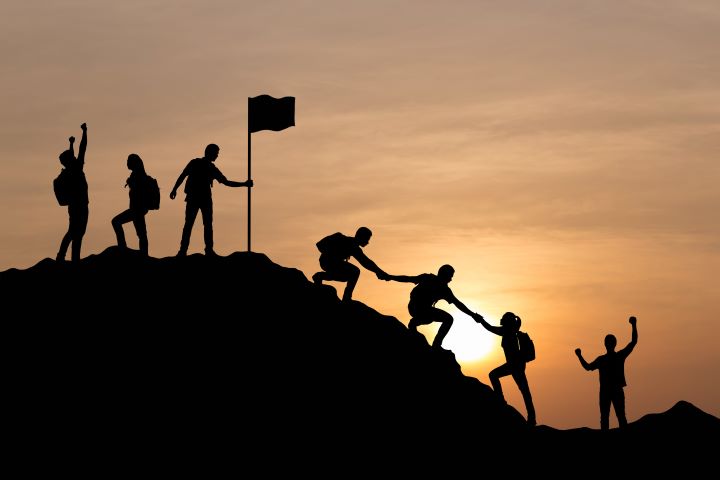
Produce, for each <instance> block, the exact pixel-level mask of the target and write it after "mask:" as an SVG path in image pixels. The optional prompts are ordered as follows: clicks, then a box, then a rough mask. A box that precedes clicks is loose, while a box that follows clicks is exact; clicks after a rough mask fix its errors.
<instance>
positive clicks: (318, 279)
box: [312, 253, 341, 285]
mask: <svg viewBox="0 0 720 480" xmlns="http://www.w3.org/2000/svg"><path fill="white" fill-rule="evenodd" d="M340 264H341V262H337V261H333V259H331V258H328V256H327V255H325V254H324V253H321V254H320V268H322V270H323V271H320V272H317V273H315V274H314V275H313V276H312V280H313V282H314V283H315V285H322V282H323V280H329V279H330V278H329V276H328V274H327V272H329V271H332V270H333V268H337V266H338V265H340Z"/></svg>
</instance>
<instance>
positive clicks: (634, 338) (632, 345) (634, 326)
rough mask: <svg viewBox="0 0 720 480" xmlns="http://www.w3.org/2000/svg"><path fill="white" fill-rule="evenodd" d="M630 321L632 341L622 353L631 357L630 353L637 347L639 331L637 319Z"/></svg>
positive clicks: (631, 318) (633, 318) (632, 318)
mask: <svg viewBox="0 0 720 480" xmlns="http://www.w3.org/2000/svg"><path fill="white" fill-rule="evenodd" d="M628 321H629V322H630V325H632V338H631V339H630V343H628V344H627V346H626V347H625V348H623V349H622V352H623V353H626V354H628V355H629V354H630V352H632V351H633V349H634V348H635V345H637V341H638V331H637V318H635V317H630V319H629V320H628Z"/></svg>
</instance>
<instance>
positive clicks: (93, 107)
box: [0, 0, 720, 428]
mask: <svg viewBox="0 0 720 480" xmlns="http://www.w3.org/2000/svg"><path fill="white" fill-rule="evenodd" d="M0 27H2V28H0V38H2V40H3V41H2V42H0V52H1V53H2V56H3V58H4V59H5V61H4V62H3V65H2V67H0V68H2V73H3V79H4V87H5V88H3V89H2V90H0V99H2V104H3V109H2V111H0V125H1V126H2V129H0V132H2V133H1V134H2V139H1V141H0V153H1V154H2V159H3V160H2V162H1V163H0V169H1V172H2V175H1V176H0V178H1V180H0V181H1V182H2V188H0V195H2V199H3V201H2V202H0V205H1V206H0V208H2V218H3V219H4V221H5V222H6V227H5V228H4V229H3V230H2V232H1V233H0V249H1V250H0V252H1V254H0V270H6V269H9V268H27V267H30V266H31V265H34V264H35V263H37V262H38V261H40V260H41V259H43V258H46V257H54V256H55V254H56V252H57V249H58V245H59V243H60V239H61V237H62V235H63V234H64V232H65V230H66V229H67V212H66V210H65V209H64V208H62V207H59V206H58V205H57V203H56V201H55V198H54V196H53V192H52V186H51V183H52V179H53V178H54V177H55V176H56V175H57V173H58V171H59V169H60V164H59V162H58V160H57V157H58V154H59V153H60V152H61V151H62V150H63V149H65V148H66V146H67V138H68V137H69V136H71V135H73V136H75V137H76V138H78V139H79V138H80V133H81V132H80V128H79V126H80V124H81V123H83V122H87V124H88V136H89V142H88V150H87V164H86V176H87V179H88V182H89V185H90V220H89V225H88V232H87V234H86V236H85V240H84V243H83V252H82V253H83V256H84V257H86V256H88V255H91V254H94V253H99V252H101V251H102V250H104V249H105V248H107V247H108V246H111V245H113V244H114V243H115V237H114V234H113V230H112V227H111V226H110V220H111V218H112V217H113V216H114V215H116V214H117V213H119V212H120V211H122V210H124V209H125V208H127V203H128V197H127V190H126V189H124V188H123V185H124V184H125V180H126V178H127V177H128V174H129V172H128V170H127V168H126V165H125V162H126V159H127V156H128V154H129V153H137V154H139V155H140V156H141V157H142V158H143V160H144V162H145V166H146V168H147V171H148V173H150V174H151V175H153V176H154V177H156V178H157V179H158V181H159V183H160V187H161V191H162V201H161V208H160V210H159V211H156V212H151V213H150V214H149V215H148V217H147V218H148V233H149V240H150V254H151V255H152V256H155V257H163V256H169V255H174V254H175V253H176V252H177V250H178V246H179V241H180V232H181V228H182V222H183V215H184V202H183V196H182V195H178V198H177V199H176V200H174V201H171V200H170V199H169V198H168V194H169V192H170V189H171V188H172V185H173V184H174V182H175V180H176V179H177V176H178V175H179V173H180V172H181V171H182V169H183V167H184V166H185V165H186V163H187V162H188V161H189V160H190V159H192V158H195V157H199V156H201V155H202V153H203V149H204V147H205V145H207V144H208V143H216V144H218V145H220V148H221V151H220V156H219V158H218V160H217V166H218V167H219V168H220V170H222V172H223V173H224V174H225V175H226V176H227V177H228V178H229V179H232V180H245V177H246V173H247V98H248V97H253V96H256V95H260V94H269V95H272V96H275V97H283V96H294V97H296V125H297V126H296V127H293V128H289V129H287V130H284V131H282V132H259V133H256V134H253V138H252V144H253V166H252V169H253V180H254V182H255V185H256V186H255V188H254V189H253V227H252V228H253V230H252V231H253V250H254V251H257V252H261V253H264V254H266V255H268V256H269V257H270V259H271V260H273V261H274V262H276V263H278V264H281V265H284V266H287V267H295V268H298V269H300V270H302V271H303V272H304V273H305V275H306V276H307V277H308V278H310V276H311V275H312V274H313V273H314V272H315V271H317V269H318V265H317V257H318V252H317V250H316V248H315V242H317V241H318V240H319V239H320V238H322V237H323V236H325V235H327V234H330V233H333V232H336V231H341V232H344V233H346V234H353V233H354V232H355V230H356V229H357V228H358V227H359V226H362V225H365V226H368V227H370V228H371V229H372V230H373V233H374V235H373V238H372V240H371V242H370V244H369V245H368V246H367V247H366V248H365V252H366V253H367V254H368V256H369V257H370V258H372V259H373V260H375V261H376V262H377V263H378V265H379V266H380V267H381V268H383V269H384V270H386V271H388V272H389V273H392V274H407V275H414V274H419V273H424V272H436V271H437V269H438V267H439V266H440V265H442V264H445V263H449V264H452V265H453V266H454V267H455V269H456V275H455V278H454V280H453V282H452V283H451V284H450V286H451V288H452V289H453V291H454V292H455V294H456V295H457V297H458V298H459V299H460V300H462V301H463V302H465V303H466V305H468V307H470V308H471V309H473V310H477V311H479V312H481V313H482V314H484V315H486V317H487V318H488V320H489V321H490V322H491V323H495V324H496V323H497V322H498V319H499V318H500V316H501V315H502V313H503V312H505V311H513V312H515V313H517V314H518V315H520V316H521V317H522V318H523V324H524V327H525V328H526V329H527V330H528V331H529V332H530V333H531V335H532V336H533V338H534V339H535V343H536V347H537V350H538V358H537V360H536V361H534V362H532V363H531V364H530V365H529V366H528V372H527V373H528V379H529V382H530V387H531V390H532V392H533V396H534V399H535V406H536V409H537V415H538V422H539V423H541V424H548V425H552V426H554V427H558V428H570V427H579V426H590V427H593V428H597V427H598V426H599V413H598V406H597V390H598V379H597V372H591V373H589V372H585V371H584V370H583V369H582V368H581V367H580V365H579V363H578V361H577V359H576V358H575V355H574V353H573V350H574V349H575V348H576V347H581V348H582V349H583V353H584V355H585V357H586V358H587V359H588V360H591V359H594V358H595V357H596V356H597V355H600V354H602V353H603V352H604V347H603V344H602V341H603V337H604V336H605V335H606V334H607V333H614V334H615V335H616V336H617V337H618V345H619V346H620V347H622V346H624V345H625V344H626V343H627V342H628V341H629V339H630V326H629V324H628V322H627V318H628V317H629V316H630V315H635V316H637V318H638V330H639V337H640V339H639V342H638V346H637V348H636V349H635V351H634V352H633V354H632V355H631V356H630V357H629V359H628V361H627V364H626V375H627V377H628V387H627V388H626V398H627V413H628V420H629V421H634V420H637V419H638V418H640V417H642V416H643V415H645V414H647V413H654V412H659V411H664V410H666V409H668V408H670V407H671V406H672V405H674V404H675V403H676V402H677V401H679V400H687V401H689V402H692V403H693V404H695V405H696V406H698V407H699V408H702V409H703V410H705V411H706V412H708V413H711V414H713V415H715V416H720V386H718V385H717V384H716V383H717V382H712V378H716V377H717V369H718V367H719V366H720V349H718V338H719V335H718V334H719V333H720V327H718V326H717V318H718V317H720V300H719V299H720V288H718V285H719V283H718V281H717V279H716V278H715V276H716V272H717V271H718V269H719V267H720V241H719V240H720V225H719V224H718V222H717V221H716V220H713V219H715V218H717V211H718V207H720V190H719V189H718V188H717V183H718V182H717V181H718V178H720V167H718V161H717V157H718V155H719V154H720V87H719V86H718V85H720V83H719V82H718V80H720V60H719V59H718V56H717V54H716V52H715V46H716V45H717V44H718V40H720V5H718V4H716V3H715V2H711V1H693V2H683V1H662V2H650V1H633V0H631V1H625V2H612V1H611V2H607V1H603V2H601V1H588V2H572V1H569V0H558V1H553V0H550V1H547V2H530V1H508V2H502V3H494V2H469V1H461V0H459V1H454V2H430V1H409V0H407V1H392V0H390V1H377V0H368V1H365V2H362V3H360V2H330V1H324V0H323V1H311V0H307V1H303V0H300V1H293V2H290V1H267V2H263V3H262V4H257V3H256V2H245V1H229V0H227V1H216V0H210V1H203V2H198V1H164V0H157V1H137V0H135V1H133V0H131V1H125V2H122V3H112V2H90V1H86V0H73V1H60V2H49V1H33V0H30V1H22V2H20V1H10V2H5V3H4V4H3V5H2V7H0ZM213 196H214V211H215V222H214V226H215V243H216V250H217V251H218V253H220V254H224V255H225V254H229V253H230V252H233V251H238V250H240V251H244V250H245V249H246V235H247V232H246V221H247V218H246V209H247V205H246V191H245V189H244V188H239V189H232V188H226V187H223V186H216V187H215V188H214V189H213ZM125 231H126V236H127V238H128V242H129V244H130V246H131V247H132V248H137V238H136V236H135V233H134V230H133V229H132V226H131V225H126V230H125ZM199 251H202V226H201V221H200V219H199V218H198V220H197V221H196V225H195V229H194V231H193V235H192V241H191V247H190V253H194V252H199ZM334 285H335V286H336V287H339V288H342V285H340V284H334ZM410 288H411V285H408V284H398V283H387V282H382V281H379V280H377V279H376V278H375V276H374V275H373V274H372V273H370V272H367V271H363V273H362V274H361V277H360V281H359V283H358V287H357V289H356V292H355V296H354V297H355V299H356V300H359V301H362V302H364V303H366V304H368V305H369V306H371V307H373V308H375V309H376V310H378V311H380V312H382V313H385V314H388V315H393V316H396V317H397V318H398V319H400V320H401V321H403V322H404V323H407V321H408V319H409V318H408V313H407V309H406V305H407V300H408V294H409V291H410ZM440 306H441V308H444V309H447V310H448V311H451V312H452V313H453V316H454V317H455V325H454V327H453V329H452V330H451V331H450V334H449V335H448V337H447V339H446V343H445V346H446V347H447V348H451V349H453V350H454V351H455V352H456V355H457V356H458V358H459V359H460V360H461V363H462V365H463V370H464V371H465V372H466V374H468V375H473V376H475V377H477V378H479V379H480V380H481V381H483V382H484V383H488V378H487V374H488V372H489V371H490V370H491V369H492V368H494V367H495V366H497V365H499V364H500V363H501V361H502V351H501V349H500V341H499V337H496V336H494V335H492V334H490V333H487V332H485V331H484V330H482V328H481V327H479V326H476V325H474V324H473V323H472V321H471V320H470V319H469V318H468V317H466V316H465V315H463V314H461V313H460V312H458V311H457V310H455V309H454V308H450V307H447V306H446V305H445V304H444V303H443V304H441V305H440ZM423 332H424V333H426V334H427V335H428V339H429V340H430V341H431V340H432V335H433V333H434V332H433V329H432V328H429V329H425V330H423ZM484 349H489V350H488V352H489V353H488V354H487V355H485V356H483V351H484ZM476 357H480V358H479V359H474V358H476ZM503 384H504V386H505V392H506V395H507V397H508V400H509V401H510V403H511V404H513V406H515V407H516V408H517V409H518V410H519V411H520V412H521V413H523V414H524V413H525V411H524V406H523V403H522V400H521V399H520V396H519V394H518V392H517V389H516V387H515V385H514V384H513V382H512V380H511V379H507V378H506V379H503ZM614 425H616V421H615V418H614V414H611V426H614Z"/></svg>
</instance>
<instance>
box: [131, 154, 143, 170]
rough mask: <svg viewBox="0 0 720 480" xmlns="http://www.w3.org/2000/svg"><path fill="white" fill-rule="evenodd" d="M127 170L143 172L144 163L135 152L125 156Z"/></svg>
mask: <svg viewBox="0 0 720 480" xmlns="http://www.w3.org/2000/svg"><path fill="white" fill-rule="evenodd" d="M127 167H128V170H132V171H133V172H139V173H140V172H145V165H144V164H143V161H142V158H140V155H138V154H137V153H131V154H130V155H128V158H127Z"/></svg>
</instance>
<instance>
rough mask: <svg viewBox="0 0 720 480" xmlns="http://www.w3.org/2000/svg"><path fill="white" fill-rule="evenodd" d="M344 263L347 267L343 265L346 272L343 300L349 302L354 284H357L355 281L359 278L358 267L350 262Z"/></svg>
mask: <svg viewBox="0 0 720 480" xmlns="http://www.w3.org/2000/svg"><path fill="white" fill-rule="evenodd" d="M346 265H347V267H345V270H346V272H347V274H346V275H347V286H346V287H345V292H344V293H343V298H342V299H343V302H349V301H350V300H351V299H352V294H353V291H354V290H355V285H357V281H358V279H359V278H360V269H359V268H357V267H356V266H355V265H353V264H351V263H346Z"/></svg>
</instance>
